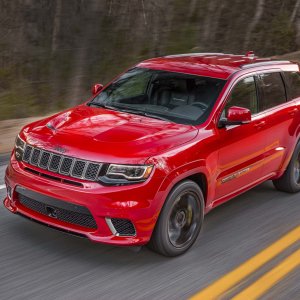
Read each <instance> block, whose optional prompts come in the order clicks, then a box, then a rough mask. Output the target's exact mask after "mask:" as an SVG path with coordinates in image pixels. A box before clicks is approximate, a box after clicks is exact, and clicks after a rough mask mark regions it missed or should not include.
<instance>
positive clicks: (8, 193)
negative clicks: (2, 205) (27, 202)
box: [6, 185, 12, 200]
mask: <svg viewBox="0 0 300 300" xmlns="http://www.w3.org/2000/svg"><path fill="white" fill-rule="evenodd" d="M6 190H7V197H8V198H9V199H10V200H11V195H12V188H11V187H10V186H9V185H6Z"/></svg>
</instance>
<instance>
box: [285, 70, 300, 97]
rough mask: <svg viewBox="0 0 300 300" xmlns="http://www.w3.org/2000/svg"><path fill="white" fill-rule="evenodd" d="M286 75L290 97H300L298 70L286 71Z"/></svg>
mask: <svg viewBox="0 0 300 300" xmlns="http://www.w3.org/2000/svg"><path fill="white" fill-rule="evenodd" d="M284 75H285V78H286V82H287V85H288V87H289V99H295V98H298V97H300V74H299V73H298V72H285V73H284Z"/></svg>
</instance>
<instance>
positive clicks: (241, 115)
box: [219, 106, 251, 128]
mask: <svg viewBox="0 0 300 300" xmlns="http://www.w3.org/2000/svg"><path fill="white" fill-rule="evenodd" d="M249 122H251V112H250V110H249V109H248V108H244V107H239V106H232V107H229V109H228V112H227V118H222V119H220V121H219V127H220V128H222V127H225V126H229V125H241V124H247V123H249Z"/></svg>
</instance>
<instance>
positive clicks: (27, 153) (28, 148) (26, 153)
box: [23, 145, 32, 162]
mask: <svg viewBox="0 0 300 300" xmlns="http://www.w3.org/2000/svg"><path fill="white" fill-rule="evenodd" d="M31 152H32V147H31V146H28V145H27V146H26V148H25V151H24V155H23V160H24V161H26V162H27V161H28V160H29V158H30V155H31Z"/></svg>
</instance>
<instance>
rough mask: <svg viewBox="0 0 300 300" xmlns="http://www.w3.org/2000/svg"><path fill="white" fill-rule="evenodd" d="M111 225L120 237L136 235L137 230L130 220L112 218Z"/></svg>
mask: <svg viewBox="0 0 300 300" xmlns="http://www.w3.org/2000/svg"><path fill="white" fill-rule="evenodd" d="M111 223H112V224H113V226H114V228H115V230H116V232H117V233H118V234H119V235H128V236H132V235H135V228H134V225H133V224H132V222H131V221H130V220H126V219H117V218H112V219H111Z"/></svg>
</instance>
